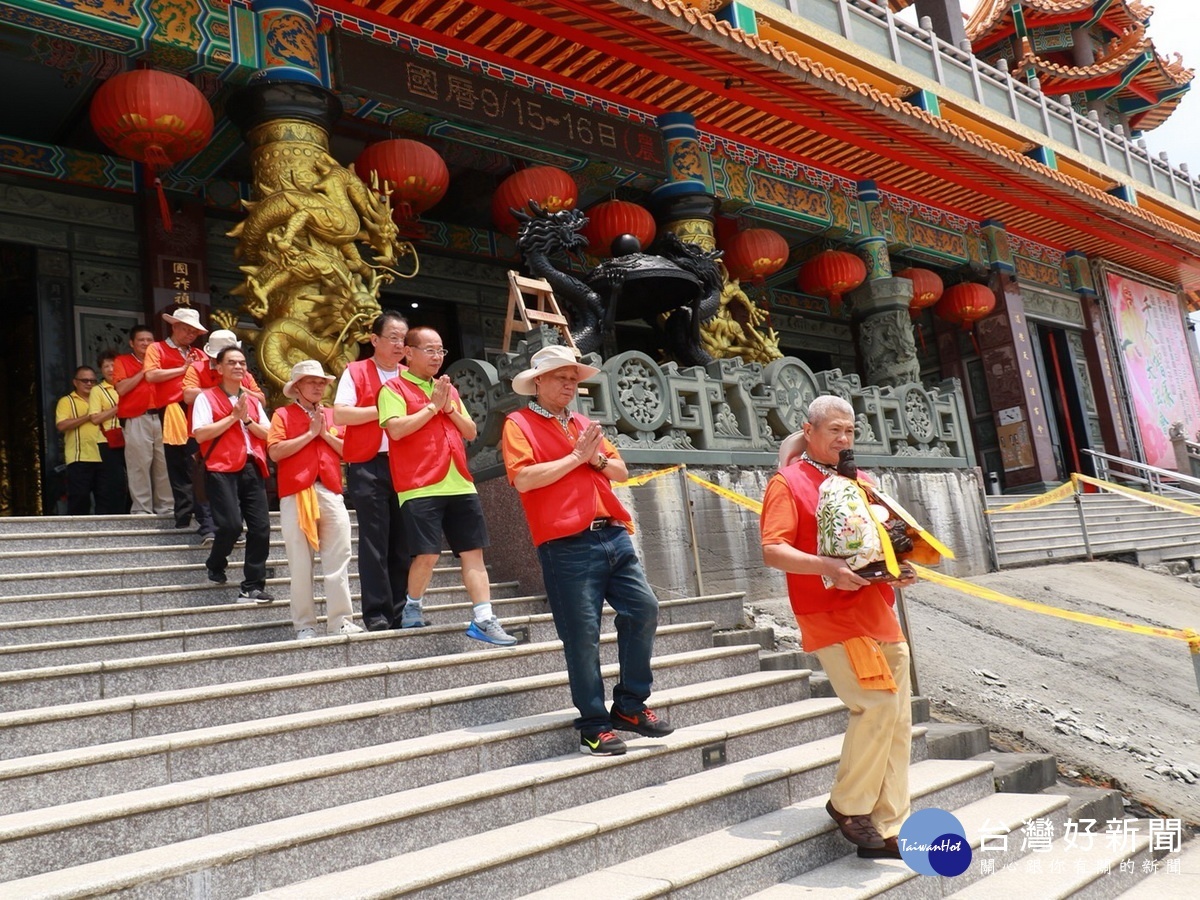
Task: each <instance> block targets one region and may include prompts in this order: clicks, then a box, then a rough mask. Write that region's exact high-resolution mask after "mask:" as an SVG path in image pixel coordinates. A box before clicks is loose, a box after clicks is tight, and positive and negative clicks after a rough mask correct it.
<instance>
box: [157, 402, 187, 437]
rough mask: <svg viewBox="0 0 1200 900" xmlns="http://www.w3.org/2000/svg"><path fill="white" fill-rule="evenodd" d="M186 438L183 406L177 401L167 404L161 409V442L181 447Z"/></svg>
mask: <svg viewBox="0 0 1200 900" xmlns="http://www.w3.org/2000/svg"><path fill="white" fill-rule="evenodd" d="M187 439H188V426H187V416H185V415H184V414H183V407H181V406H180V405H179V404H178V403H169V404H167V408H166V409H165V410H163V443H164V444H170V445H171V446H172V447H181V446H183V445H184V444H186V443H187Z"/></svg>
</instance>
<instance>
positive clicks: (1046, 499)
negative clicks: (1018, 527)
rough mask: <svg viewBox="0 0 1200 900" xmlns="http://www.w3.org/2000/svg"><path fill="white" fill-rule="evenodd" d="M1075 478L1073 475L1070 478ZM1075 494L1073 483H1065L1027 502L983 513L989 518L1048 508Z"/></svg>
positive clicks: (1022, 501) (1019, 502) (1021, 501)
mask: <svg viewBox="0 0 1200 900" xmlns="http://www.w3.org/2000/svg"><path fill="white" fill-rule="evenodd" d="M1071 478H1072V479H1074V478H1075V476H1074V475H1072V476H1071ZM1073 493H1075V482H1074V481H1073V480H1072V481H1066V482H1063V483H1062V484H1060V485H1059V486H1058V487H1056V488H1055V489H1054V490H1052V491H1046V493H1044V494H1039V495H1038V496H1036V497H1030V498H1029V499H1028V500H1018V501H1017V502H1016V503H1010V504H1008V506H1001V507H1000V508H999V509H986V510H984V513H985V514H986V515H989V516H994V515H996V513H1005V512H1018V511H1020V510H1022V509H1037V508H1038V507H1039V506H1049V505H1050V504H1051V503H1057V502H1058V501H1059V500H1062V499H1063V498H1064V497H1069V496H1071V494H1073Z"/></svg>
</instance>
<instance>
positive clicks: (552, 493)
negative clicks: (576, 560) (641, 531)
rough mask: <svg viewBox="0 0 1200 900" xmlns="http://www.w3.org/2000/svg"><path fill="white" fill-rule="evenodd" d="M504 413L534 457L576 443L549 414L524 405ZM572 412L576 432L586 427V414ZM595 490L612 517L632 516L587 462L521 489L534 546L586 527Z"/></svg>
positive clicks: (561, 452)
mask: <svg viewBox="0 0 1200 900" xmlns="http://www.w3.org/2000/svg"><path fill="white" fill-rule="evenodd" d="M508 417H509V418H510V419H512V420H513V421H514V422H516V423H517V427H518V428H520V429H521V433H522V434H524V435H525V437H526V438H528V440H529V446H530V447H532V448H533V458H534V460H535V461H536V462H549V461H551V460H555V459H561V458H562V457H564V456H566V455H567V454H568V453H570V452H571V451H572V450H573V449H574V448H575V444H574V442H573V441H572V440H571V439H570V438H569V437H567V435H566V433H565V432H564V431H563V430H562V427H561V426H559V424H558V423H557V422H556V421H554V420H553V419H547V418H546V417H545V416H539V415H538V414H537V413H535V412H533V411H531V410H529V409H519V410H517V411H516V412H514V413H510V414H509V416H508ZM571 418H572V419H573V420H574V422H575V425H576V427H577V428H578V429H579V430H580V431H581V432H582V431H583V430H584V429H585V428H587V425H588V423H587V420H586V419H585V418H584V417H583V416H581V415H579V413H572V414H571ZM597 492H598V493H599V494H600V498H601V500H602V501H603V504H604V508H605V509H608V510H612V514H613V518H615V519H617V520H619V521H621V522H630V521H632V520H633V517H632V516H631V515H629V513H628V511H627V510H626V509H625V507H624V506H622V505H621V501H620V500H618V499H617V495H616V494H614V493H613V489H612V482H611V481H609V480H608V478H606V477H605V476H604V475H603V473H601V472H597V471H596V470H595V469H593V468H592V467H591V466H589V465H586V464H585V465H580V466H576V467H575V468H574V469H572V470H571V471H570V472H568V473H567V474H566V475H564V476H563V477H562V478H560V479H559V480H558V481H556V482H554V483H553V484H548V485H546V486H545V487H540V488H535V489H534V490H532V491H522V492H520V494H519V496H520V498H521V505H522V506H523V507H525V518H526V519H528V520H529V533H530V534H531V535H532V536H533V543H534V546H537V545H540V544H544V543H546V541H552V540H554V539H555V538H561V537H569V536H570V535H573V534H579V532H581V531H583V530H584V529H585V528H587V527H588V525H589V524H590V523H591V521H592V520H593V519H594V518H596V509H597V507H596V494H597Z"/></svg>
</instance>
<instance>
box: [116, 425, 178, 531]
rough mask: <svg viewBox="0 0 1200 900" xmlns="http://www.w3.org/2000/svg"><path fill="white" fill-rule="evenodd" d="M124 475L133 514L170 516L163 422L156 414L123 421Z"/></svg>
mask: <svg viewBox="0 0 1200 900" xmlns="http://www.w3.org/2000/svg"><path fill="white" fill-rule="evenodd" d="M124 428H125V472H126V476H127V478H128V480H129V496H130V498H131V499H132V500H133V508H132V509H131V510H130V512H132V513H133V514H134V515H150V514H151V513H153V514H154V515H156V516H164V515H170V514H171V513H172V512H174V510H175V496H174V494H172V493H171V481H170V479H169V478H167V458H166V456H165V455H164V454H163V436H162V422H160V421H159V420H158V416H156V415H153V414H151V415H147V416H138V417H137V418H135V419H126V420H125V425H124Z"/></svg>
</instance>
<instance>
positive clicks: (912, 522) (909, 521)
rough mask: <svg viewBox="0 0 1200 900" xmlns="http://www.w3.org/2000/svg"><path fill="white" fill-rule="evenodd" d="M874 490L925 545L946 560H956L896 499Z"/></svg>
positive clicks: (947, 548)
mask: <svg viewBox="0 0 1200 900" xmlns="http://www.w3.org/2000/svg"><path fill="white" fill-rule="evenodd" d="M872 490H873V491H874V492H875V494H876V496H878V497H879V499H880V500H882V501H883V505H884V506H886V507H887V508H888V509H890V510H891V511H892V512H893V513H895V514H896V515H897V516H899V517H900V518H901V519H902V520H903V521H904V524H905V525H907V526H908V527H909V528H911V529H913V530H914V531H915V532H916V533H917V534H919V535H920V536H921V537H922V538H923V539H924V540H925V543H927V544H928V545H929V546H930V547H932V548H933V549H934V550H936V551H937V552H938V554H940V555H941V556H944V557H946V559H954V551H952V550H951V549H950V548H949V547H947V546H946V545H945V544H943V543H942V542H941V541H939V540H938V539H937V538H935V537H934V536H933V535H932V534H930V533H929V532H928V531H926V530H925V529H924V528H922V527H921V523H920V522H918V521H917V520H916V519H914V518H913V515H912V513H910V512H909V511H908V510H907V509H905V508H904V507H903V506H901V505H900V504H899V503H898V502H897V501H896V499H895V498H894V497H891V496H889V495H888V494H885V493H884V492H883V491H881V490H879V488H872Z"/></svg>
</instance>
